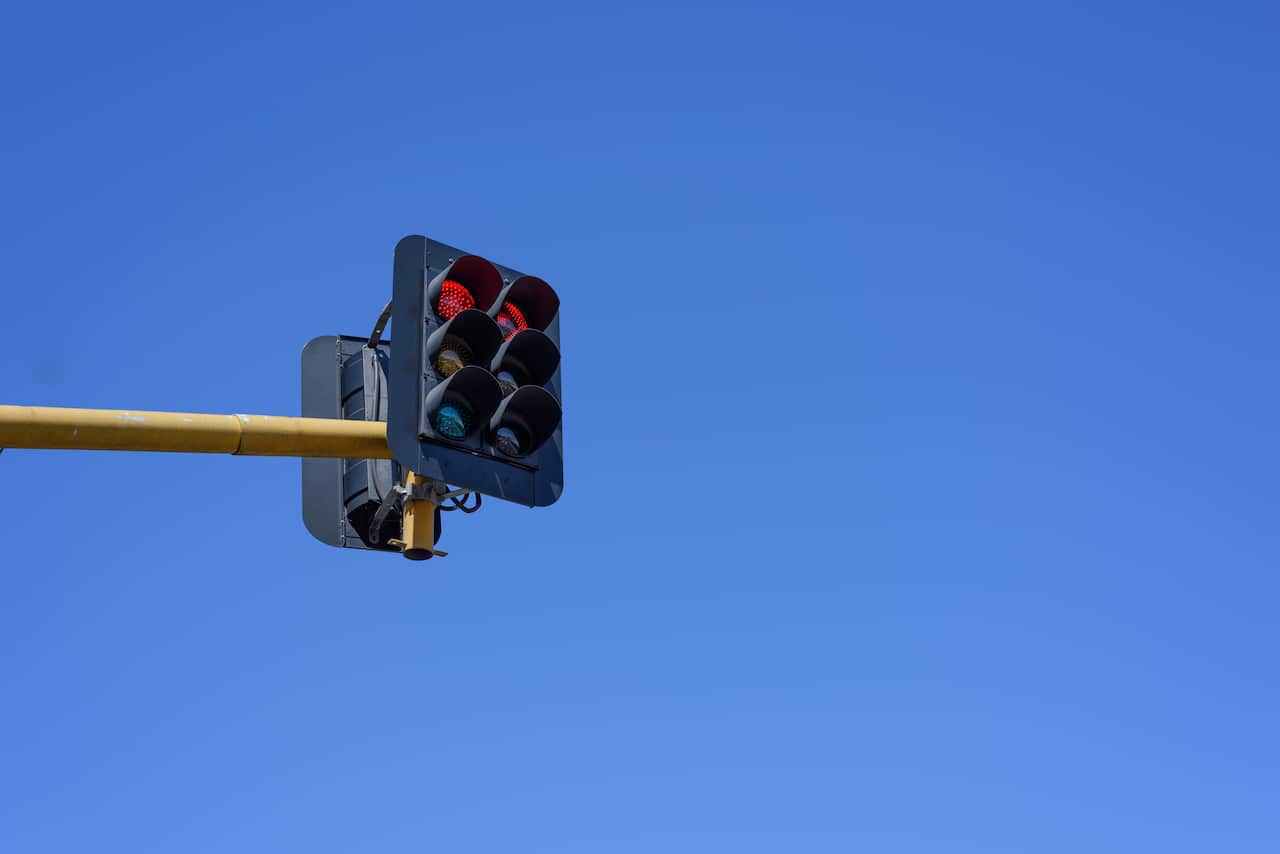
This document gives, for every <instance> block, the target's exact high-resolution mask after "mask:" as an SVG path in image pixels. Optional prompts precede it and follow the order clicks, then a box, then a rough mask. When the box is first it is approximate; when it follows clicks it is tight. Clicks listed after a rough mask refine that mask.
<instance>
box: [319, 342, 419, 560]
mask: <svg viewBox="0 0 1280 854" xmlns="http://www.w3.org/2000/svg"><path fill="white" fill-rule="evenodd" d="M369 344H370V341H369V340H368V339H366V338H355V337H350V336H343V335H337V336H332V335H331V336H325V337H321V338H315V339H313V340H312V341H311V342H310V343H308V344H307V346H306V347H305V348H304V349H303V351H302V415H303V416H304V417H306V418H329V419H341V420H343V421H386V419H387V380H386V369H387V363H388V360H389V358H390V353H391V347H390V345H389V344H388V343H386V342H380V343H378V342H375V346H373V347H370V346H369ZM403 481H404V471H403V469H402V468H401V467H400V465H399V464H398V463H397V462H395V461H394V460H390V459H372V460H367V459H331V458H303V460H302V519H303V523H304V524H305V525H306V527H307V530H308V531H310V532H311V534H312V536H314V537H315V538H316V539H318V540H320V541H321V542H323V543H327V544H329V545H331V546H338V547H340V548H355V549H368V550H373V551H386V552H397V553H398V552H400V551H401V549H400V547H399V546H397V545H394V541H395V540H397V539H398V538H399V537H400V536H401V526H402V515H403V509H402V503H401V502H398V501H396V500H395V499H396V498H397V493H396V488H397V486H398V485H400V484H402V483H403ZM435 514H436V518H435V540H437V541H438V540H439V539H440V515H439V514H440V510H439V508H438V507H437V508H436V509H435Z"/></svg>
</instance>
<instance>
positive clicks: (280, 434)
mask: <svg viewBox="0 0 1280 854" xmlns="http://www.w3.org/2000/svg"><path fill="white" fill-rule="evenodd" d="M0 448H47V449H58V450H81V451H174V452H185V453H192V454H240V455H242V456H256V457H338V458H347V459H366V460H373V459H377V460H389V459H392V456H391V449H390V448H389V447H387V425H386V424H385V423H383V422H380V421H341V420H338V419H330V418H291V417H288V416H279V415H203V414H198V413H194V412H134V411H130V410H122V409H70V408H65V409H64V408H61V407H52V406H0ZM433 509H434V508H433ZM429 518H430V517H429ZM428 524H429V523H428ZM430 537H431V534H428V541H429V540H430Z"/></svg>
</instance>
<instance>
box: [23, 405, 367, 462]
mask: <svg viewBox="0 0 1280 854" xmlns="http://www.w3.org/2000/svg"><path fill="white" fill-rule="evenodd" d="M0 448H48V449H64V450H80V451H176V452H186V453H193V454H240V455H244V456H254V457H340V458H348V459H370V460H372V459H377V460H389V459H391V458H392V457H391V449H390V448H388V447H387V425H386V424H385V423H383V422H381V421H341V420H337V419H331V418H290V417H287V416H280V415H202V414H198V413H194V412H134V411H130V410H123V409H64V408H61V407H52V406H0Z"/></svg>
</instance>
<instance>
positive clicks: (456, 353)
mask: <svg viewBox="0 0 1280 854" xmlns="http://www.w3.org/2000/svg"><path fill="white" fill-rule="evenodd" d="M473 361H475V360H474V358H473V357H472V355H471V348H470V347H468V346H467V342H465V341H463V340H462V339H461V338H459V337H457V336H456V335H446V336H445V337H444V341H442V342H441V343H440V352H439V353H437V354H436V370H438V371H439V372H440V375H441V376H445V377H450V376H453V375H454V374H456V373H457V372H458V371H459V370H461V369H462V368H463V367H465V366H467V365H470V364H471V363H472V362H473Z"/></svg>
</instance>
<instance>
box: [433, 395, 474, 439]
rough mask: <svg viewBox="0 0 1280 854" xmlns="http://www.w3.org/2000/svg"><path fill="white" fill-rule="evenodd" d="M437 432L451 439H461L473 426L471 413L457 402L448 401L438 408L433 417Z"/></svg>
mask: <svg viewBox="0 0 1280 854" xmlns="http://www.w3.org/2000/svg"><path fill="white" fill-rule="evenodd" d="M432 421H433V423H434V424H435V427H436V432H438V433H439V434H440V435H442V436H447V437H449V438H450V439H461V438H463V437H464V436H466V435H467V430H469V429H470V428H471V413H469V412H467V410H466V409H465V408H463V407H461V406H459V405H457V404H454V403H446V404H445V405H444V406H441V407H440V408H439V409H437V410H436V415H435V418H433V419H432Z"/></svg>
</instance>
